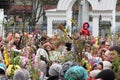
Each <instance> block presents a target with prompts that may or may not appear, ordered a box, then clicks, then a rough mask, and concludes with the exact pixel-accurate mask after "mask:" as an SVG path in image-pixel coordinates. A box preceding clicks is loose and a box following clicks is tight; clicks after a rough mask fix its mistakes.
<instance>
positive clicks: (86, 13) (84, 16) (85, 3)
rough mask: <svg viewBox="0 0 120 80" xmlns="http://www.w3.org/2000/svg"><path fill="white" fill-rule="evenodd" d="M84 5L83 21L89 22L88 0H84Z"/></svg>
mask: <svg viewBox="0 0 120 80" xmlns="http://www.w3.org/2000/svg"><path fill="white" fill-rule="evenodd" d="M82 5H83V6H82V23H84V22H88V20H89V8H88V2H87V0H83V2H82Z"/></svg>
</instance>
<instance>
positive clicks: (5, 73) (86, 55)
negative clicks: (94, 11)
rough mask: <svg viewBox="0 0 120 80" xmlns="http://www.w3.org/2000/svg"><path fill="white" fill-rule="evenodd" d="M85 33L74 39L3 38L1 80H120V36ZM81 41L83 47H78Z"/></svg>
mask: <svg viewBox="0 0 120 80" xmlns="http://www.w3.org/2000/svg"><path fill="white" fill-rule="evenodd" d="M81 33H82V34H84V31H83V32H80V33H79V32H78V35H77V33H76V34H75V35H74V38H73V37H72V36H68V35H67V36H66V35H65V36H64V37H67V38H64V37H59V36H58V35H55V36H52V37H48V36H47V35H41V36H40V37H39V38H38V36H37V34H30V33H27V32H26V33H24V34H23V33H14V34H12V33H8V34H7V36H6V37H5V39H3V38H2V37H0V80H120V76H119V75H120V67H119V66H120V58H119V56H120V46H119V43H117V42H116V41H117V40H118V39H119V36H118V35H117V38H116V39H115V38H113V37H114V36H111V37H110V38H108V37H104V38H103V37H91V36H90V33H89V34H88V36H87V37H86V36H85V35H82V36H81ZM86 33H87V32H86ZM84 36H85V37H84ZM89 37H90V38H89ZM77 40H81V41H83V44H79V46H76V45H75V44H74V43H75V42H77ZM78 42H79V41H78ZM77 44H78V43H77ZM81 46H82V47H81ZM79 49H81V52H79V51H80V50H79Z"/></svg>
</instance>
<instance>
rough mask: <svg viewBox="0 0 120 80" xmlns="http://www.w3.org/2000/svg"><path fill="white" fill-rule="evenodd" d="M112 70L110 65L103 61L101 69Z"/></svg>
mask: <svg viewBox="0 0 120 80" xmlns="http://www.w3.org/2000/svg"><path fill="white" fill-rule="evenodd" d="M111 68H112V63H110V62H109V61H103V69H111Z"/></svg>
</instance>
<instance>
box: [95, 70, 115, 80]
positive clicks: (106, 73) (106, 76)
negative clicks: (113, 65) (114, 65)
mask: <svg viewBox="0 0 120 80" xmlns="http://www.w3.org/2000/svg"><path fill="white" fill-rule="evenodd" d="M99 78H101V79H103V80H115V74H114V72H113V71H112V70H110V69H105V70H102V71H101V72H100V73H99V74H98V75H97V76H96V77H95V79H99Z"/></svg>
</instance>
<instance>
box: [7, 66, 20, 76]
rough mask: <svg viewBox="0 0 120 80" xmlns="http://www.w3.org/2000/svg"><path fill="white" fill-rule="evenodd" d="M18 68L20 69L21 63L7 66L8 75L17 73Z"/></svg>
mask: <svg viewBox="0 0 120 80" xmlns="http://www.w3.org/2000/svg"><path fill="white" fill-rule="evenodd" d="M13 68H14V69H13ZM12 69H13V70H14V71H13V72H12ZM18 69H20V66H19V65H14V67H13V65H9V66H8V68H7V71H6V72H7V75H8V76H10V75H11V74H12V73H15V72H16V70H18Z"/></svg>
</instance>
